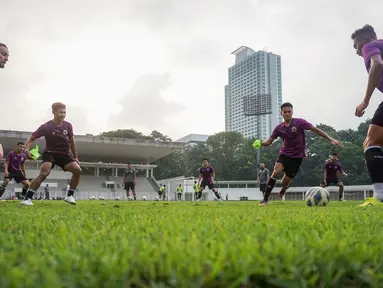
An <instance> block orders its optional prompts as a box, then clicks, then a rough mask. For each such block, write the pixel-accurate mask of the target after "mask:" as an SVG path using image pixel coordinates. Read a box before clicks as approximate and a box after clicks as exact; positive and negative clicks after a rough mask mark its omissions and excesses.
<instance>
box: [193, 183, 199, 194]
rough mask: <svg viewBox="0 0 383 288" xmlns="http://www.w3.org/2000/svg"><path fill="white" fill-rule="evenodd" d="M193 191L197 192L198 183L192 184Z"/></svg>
mask: <svg viewBox="0 0 383 288" xmlns="http://www.w3.org/2000/svg"><path fill="white" fill-rule="evenodd" d="M194 192H199V185H198V183H196V184H194Z"/></svg>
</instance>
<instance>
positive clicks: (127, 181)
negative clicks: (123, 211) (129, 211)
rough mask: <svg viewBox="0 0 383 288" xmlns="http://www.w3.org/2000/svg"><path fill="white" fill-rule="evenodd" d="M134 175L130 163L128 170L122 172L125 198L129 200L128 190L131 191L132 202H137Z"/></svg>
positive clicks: (134, 171) (135, 173) (134, 172)
mask: <svg viewBox="0 0 383 288" xmlns="http://www.w3.org/2000/svg"><path fill="white" fill-rule="evenodd" d="M136 175H137V172H136V170H134V168H133V167H132V164H131V163H128V168H126V169H125V171H124V181H123V184H124V189H125V190H126V197H128V200H130V190H132V193H133V197H134V200H137V196H136Z"/></svg>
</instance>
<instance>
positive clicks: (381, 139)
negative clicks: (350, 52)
mask: <svg viewBox="0 0 383 288" xmlns="http://www.w3.org/2000/svg"><path fill="white" fill-rule="evenodd" d="M351 39H352V40H353V41H354V48H355V50H356V54H357V55H359V56H361V57H363V59H364V64H365V66H366V69H367V72H368V74H369V76H368V84H367V88H366V92H365V95H364V97H363V101H362V103H361V104H359V105H358V106H357V107H356V109H355V116H357V117H362V116H363V114H364V111H365V110H366V108H367V107H368V105H369V103H370V99H371V96H372V94H373V92H374V91H375V88H377V89H378V90H379V91H380V92H383V77H382V76H383V60H382V55H383V40H378V38H377V36H376V33H375V30H374V28H373V27H371V26H370V25H365V26H364V27H362V28H360V29H358V30H356V31H355V32H354V33H352V35H351ZM382 146H383V102H382V103H380V105H379V106H378V108H377V109H376V111H375V114H374V116H373V117H372V119H371V124H370V127H369V128H368V132H367V137H366V139H365V140H364V142H363V149H364V157H365V160H366V164H367V170H368V173H369V175H370V179H371V182H372V186H373V191H374V197H373V198H368V199H366V201H365V203H363V204H362V206H368V205H376V204H381V202H383V173H382V171H383V150H382Z"/></svg>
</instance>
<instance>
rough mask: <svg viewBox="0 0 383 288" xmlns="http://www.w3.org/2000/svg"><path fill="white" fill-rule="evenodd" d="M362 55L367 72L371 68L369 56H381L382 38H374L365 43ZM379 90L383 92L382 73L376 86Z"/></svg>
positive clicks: (382, 54) (382, 52)
mask: <svg viewBox="0 0 383 288" xmlns="http://www.w3.org/2000/svg"><path fill="white" fill-rule="evenodd" d="M362 55H363V59H364V64H365V65H366V69H367V72H370V69H371V57H372V56H374V55H381V56H382V57H383V40H375V41H371V42H369V43H367V44H365V45H364V46H363V48H362ZM377 88H378V89H379V91H380V92H383V74H382V75H381V77H380V83H379V85H378V86H377Z"/></svg>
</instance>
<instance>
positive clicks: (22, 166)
mask: <svg viewBox="0 0 383 288" xmlns="http://www.w3.org/2000/svg"><path fill="white" fill-rule="evenodd" d="M20 168H21V172H23V174H24V176H27V172H26V170H25V164H23V165H21V167H20Z"/></svg>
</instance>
